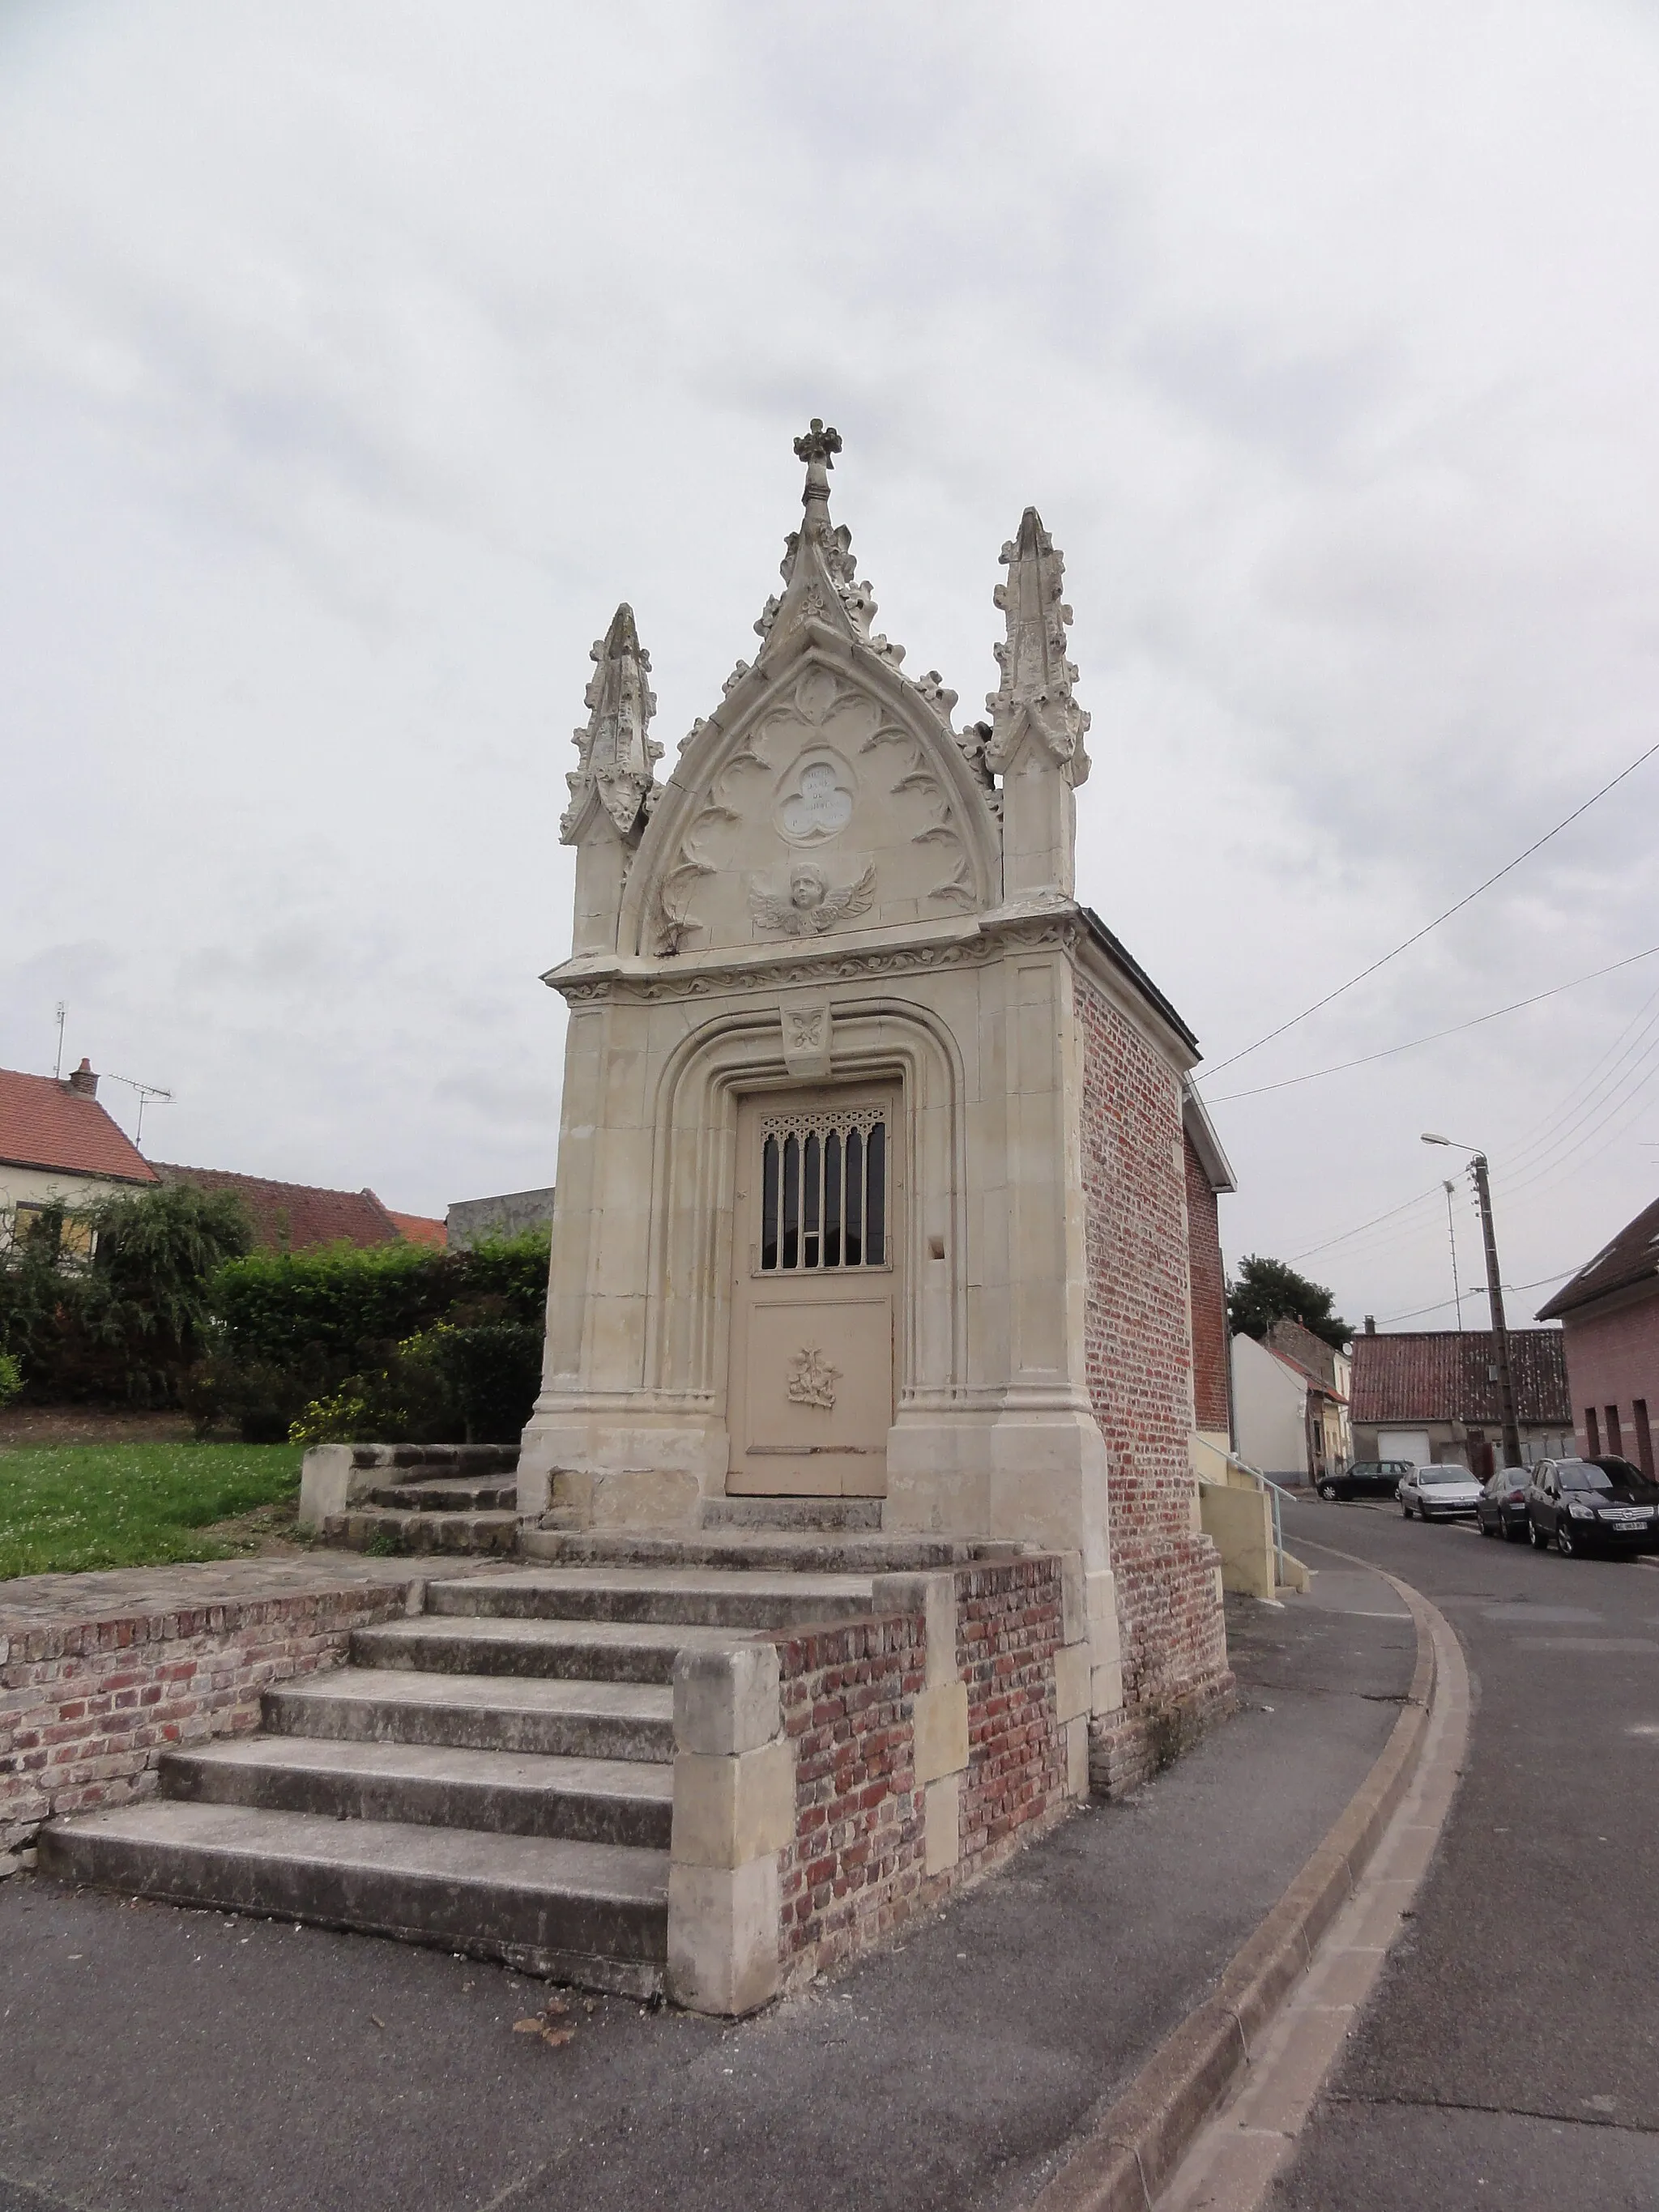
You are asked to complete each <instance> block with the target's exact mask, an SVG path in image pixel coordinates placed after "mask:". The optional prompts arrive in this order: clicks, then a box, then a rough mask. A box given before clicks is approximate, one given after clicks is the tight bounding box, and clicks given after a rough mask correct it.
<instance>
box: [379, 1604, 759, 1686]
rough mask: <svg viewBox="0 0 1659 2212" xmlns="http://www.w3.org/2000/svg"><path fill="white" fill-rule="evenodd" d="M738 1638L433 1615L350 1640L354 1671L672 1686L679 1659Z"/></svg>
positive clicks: (718, 1631) (652, 1625)
mask: <svg viewBox="0 0 1659 2212" xmlns="http://www.w3.org/2000/svg"><path fill="white" fill-rule="evenodd" d="M733 1633H734V1632H733V1631H732V1630H731V1629H729V1628H703V1627H696V1626H683V1625H675V1624H671V1623H669V1624H659V1623H657V1622H654V1621H617V1620H534V1619H532V1620H524V1619H515V1618H514V1617H513V1615H512V1614H510V1613H509V1614H503V1615H499V1616H496V1617H493V1618H492V1617H490V1616H488V1615H483V1616H477V1615H475V1616H472V1617H470V1618H469V1617H467V1616H465V1615H454V1616H451V1617H449V1618H447V1619H445V1618H443V1617H441V1616H440V1617H438V1618H432V1617H430V1616H428V1617H427V1618H424V1619H418V1618H417V1619H416V1620H394V1621H388V1622H386V1623H385V1624H384V1625H383V1626H380V1627H377V1628H360V1629H359V1630H358V1631H357V1632H356V1634H355V1635H354V1636H353V1638H352V1639H351V1661H352V1664H353V1665H354V1666H356V1667H415V1668H420V1669H421V1670H422V1672H424V1673H428V1674H512V1675H540V1676H556V1677H559V1678H561V1679H562V1680H567V1681H587V1682H671V1681H672V1680H673V1678H674V1655H675V1654H676V1652H678V1651H683V1650H688V1649H694V1648H696V1647H697V1646H700V1645H709V1646H720V1645H724V1644H730V1642H731V1641H732V1635H733Z"/></svg>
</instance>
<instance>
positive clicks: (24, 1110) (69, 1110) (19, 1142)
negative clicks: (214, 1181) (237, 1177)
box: [0, 1060, 157, 1249]
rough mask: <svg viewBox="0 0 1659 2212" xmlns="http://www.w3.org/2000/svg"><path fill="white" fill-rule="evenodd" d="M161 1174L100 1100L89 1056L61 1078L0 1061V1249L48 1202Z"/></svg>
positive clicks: (64, 1202) (90, 1197) (88, 1200)
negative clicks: (11, 1065) (1, 1063)
mask: <svg viewBox="0 0 1659 2212" xmlns="http://www.w3.org/2000/svg"><path fill="white" fill-rule="evenodd" d="M156 1180H157V1177H156V1173H155V1169H154V1168H153V1167H151V1165H150V1164H149V1161H148V1160H146V1159H145V1158H143V1154H142V1153H141V1152H139V1150H138V1148H137V1146H136V1145H135V1144H134V1143H133V1142H132V1140H131V1138H130V1137H129V1136H128V1135H127V1134H126V1133H125V1130H124V1129H122V1127H120V1125H119V1123H118V1122H117V1121H114V1120H113V1119H112V1117H111V1115H109V1113H108V1112H107V1111H106V1109H105V1108H103V1107H102V1106H100V1104H99V1103H98V1078H97V1077H96V1076H95V1075H94V1073H93V1072H92V1066H91V1063H90V1062H89V1061H88V1060H82V1062H81V1065H80V1066H79V1067H77V1068H76V1070H75V1073H73V1074H72V1075H70V1076H67V1077H64V1078H61V1079H60V1078H59V1077H58V1076H55V1075H27V1074H25V1073H22V1072H21V1070H19V1069H16V1068H10V1067H0V1249H4V1248H5V1247H7V1246H9V1245H10V1244H12V1243H20V1242H21V1240H22V1238H23V1237H25V1236H26V1235H27V1230H28V1226H29V1224H30V1223H31V1222H32V1221H34V1220H37V1219H39V1218H40V1216H41V1214H42V1213H43V1212H46V1210H47V1209H48V1208H49V1207H52V1206H66V1207H68V1208H70V1210H71V1211H73V1210H74V1209H75V1208H76V1207H78V1206H88V1205H90V1204H92V1203H93V1202H94V1200H98V1199H101V1198H107V1197H109V1196H110V1195H111V1194H112V1193H114V1192H117V1191H127V1190H143V1189H145V1188H149V1186H151V1185H153V1184H154V1183H155V1182H156Z"/></svg>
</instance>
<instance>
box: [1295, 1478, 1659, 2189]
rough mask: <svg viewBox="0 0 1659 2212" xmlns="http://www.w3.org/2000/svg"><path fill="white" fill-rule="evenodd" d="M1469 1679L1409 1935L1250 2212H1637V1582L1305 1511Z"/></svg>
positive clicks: (1489, 1545) (1640, 1590) (1654, 1667)
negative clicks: (1413, 1600)
mask: <svg viewBox="0 0 1659 2212" xmlns="http://www.w3.org/2000/svg"><path fill="white" fill-rule="evenodd" d="M1285 1541H1286V1543H1287V1544H1289V1545H1290V1546H1291V1548H1292V1549H1293V1550H1295V1551H1297V1552H1298V1553H1301V1555H1302V1556H1304V1558H1306V1559H1307V1560H1308V1562H1309V1564H1310V1565H1314V1566H1319V1567H1332V1566H1334V1565H1337V1564H1338V1563H1337V1562H1336V1561H1334V1560H1333V1559H1330V1558H1329V1557H1328V1555H1327V1554H1326V1553H1323V1552H1322V1551H1320V1550H1316V1549H1315V1548H1313V1546H1314V1543H1315V1541H1319V1542H1322V1543H1323V1544H1327V1545H1330V1546H1334V1547H1338V1548H1340V1550H1342V1551H1345V1552H1347V1553H1352V1554H1355V1555H1358V1557H1360V1558H1363V1559H1366V1560H1369V1561H1370V1562H1372V1563H1373V1564H1375V1565H1378V1566H1380V1567H1383V1568H1385V1569H1387V1570H1388V1571H1390V1572H1392V1573H1395V1574H1397V1575H1399V1576H1400V1577H1401V1578H1402V1580H1404V1581H1407V1582H1409V1583H1413V1585H1414V1586H1415V1587H1416V1588H1417V1589H1419V1590H1421V1591H1423V1592H1424V1594H1425V1595H1426V1596H1428V1597H1429V1598H1431V1599H1432V1600H1433V1601H1434V1603H1435V1604H1436V1605H1437V1606H1438V1607H1440V1608H1441V1610H1442V1611H1443V1613H1445V1615H1446V1617H1447V1618H1448V1620H1450V1621H1451V1623H1452V1625H1453V1626H1454V1627H1455V1629H1456V1631H1457V1633H1458V1635H1459V1637H1460V1638H1461V1639H1462V1644H1463V1648H1464V1650H1465V1652H1466V1654H1467V1656H1468V1662H1469V1668H1470V1673H1471V1677H1472V1687H1473V1690H1474V1722H1473V1729H1472V1735H1471V1742H1470V1750H1469V1756H1468V1764H1467V1765H1466V1768H1465V1771H1464V1776H1463V1780H1462V1787H1461V1789H1460V1791H1459V1794H1458V1796H1457V1798H1456V1801H1455V1803H1454V1805H1453V1807H1452V1811H1451V1814H1450V1818H1449V1823H1448V1826H1447V1830H1446V1832H1445V1834H1444V1836H1443V1838H1442V1842H1441V1845H1440V1850H1439V1852H1438V1855H1437V1858H1436V1860H1435V1863H1434V1864H1433V1865H1432V1866H1431V1869H1430V1871H1429V1875H1428V1877H1427V1879H1426V1881H1425V1885H1424V1887H1423V1890H1422V1892H1421V1893H1420V1895H1419V1902H1418V1910H1417V1912H1416V1914H1415V1916H1414V1917H1413V1922H1412V1923H1411V1926H1410V1928H1409V1929H1408V1932H1407V1935H1406V1936H1405V1937H1404V1939H1403V1940H1402V1941H1401V1943H1400V1944H1399V1946H1398V1947H1397V1948H1396V1949H1395V1953H1394V1954H1393V1955H1392V1957H1391V1958H1390V1959H1389V1962H1388V1964H1387V1966H1385V1968H1384V1972H1383V1978H1382V1980H1381V1982H1380V1984H1379V1986H1378V1988H1377V1990H1376V1993H1375V1995H1374V1996H1373V1998H1372V2000H1371V2002H1370V2006H1369V2007H1368V2008H1367V2010H1366V2012H1365V2013H1364V2015H1363V2017H1362V2020H1361V2022H1360V2025H1359V2027H1358V2029H1357V2030H1356V2032H1355V2033H1354V2036H1353V2038H1352V2042H1351V2043H1350V2045H1349V2047H1348V2050H1347V2052H1346V2054H1345V2057H1344V2058H1343V2060H1342V2061H1341V2063H1340V2065H1339V2067H1338V2069H1337V2070H1336V2072H1335V2074H1334V2076H1333V2078H1332V2080H1331V2081H1330V2082H1329V2084H1328V2088H1327V2093H1326V2094H1325V2096H1324V2097H1323V2098H1322V2100H1321V2102H1320V2104H1319V2105H1318V2106H1317V2107H1316V2112H1315V2114H1314V2117H1313V2118H1312V2120H1311V2122H1310V2126H1309V2128H1308V2130H1307V2131H1306V2133H1305V2134H1304V2137H1303V2139H1302V2142H1301V2144H1300V2146H1299V2147H1298V2149H1297V2153H1296V2154H1295V2156H1294V2158H1293V2160H1292V2161H1291V2164H1290V2166H1288V2167H1287V2169H1286V2170H1285V2172H1284V2173H1283V2174H1282V2175H1281V2177H1280V2179H1279V2182H1278V2184H1277V2185H1276V2188H1275V2191H1274V2194H1273V2197H1271V2198H1270V2200H1269V2202H1270V2204H1271V2205H1272V2207H1273V2212H1337V2208H1340V2212H1385V2208H1386V2212H1441V2208H1446V2212H1450V2208H1452V2207H1456V2208H1457V2209H1458V2212H1468V2208H1469V2207H1471V2206H1479V2205H1489V2206H1492V2207H1493V2208H1494V2212H1497V2209H1498V2208H1502V2212H1534V2208H1536V2212H1560V2208H1562V2207H1563V2206H1571V2207H1573V2208H1575V2209H1576V2208H1579V2207H1583V2208H1585V2209H1586V2212H1626V2208H1628V2212H1655V2208H1656V2207H1659V1932H1656V1923H1659V1566H1656V1565H1648V1564H1646V1563H1645V1562H1643V1563H1638V1562H1635V1561H1632V1560H1627V1559H1626V1560H1613V1559H1571V1560H1568V1559H1561V1558H1559V1557H1558V1556H1557V1554H1556V1553H1554V1552H1553V1551H1551V1552H1548V1553H1535V1552H1534V1551H1532V1550H1531V1548H1530V1547H1528V1546H1525V1545H1519V1544H1506V1543H1503V1542H1500V1541H1498V1540H1496V1539H1492V1538H1481V1537H1480V1536H1478V1535H1476V1534H1474V1533H1473V1531H1472V1530H1470V1529H1468V1528H1465V1527H1463V1526H1462V1525H1461V1524H1457V1523H1442V1524H1439V1525H1437V1526H1433V1527H1430V1528H1425V1527H1424V1526H1423V1525H1422V1524H1421V1523H1420V1522H1416V1521H1413V1522H1406V1521H1404V1520H1402V1519H1401V1516H1400V1515H1399V1513H1398V1511H1397V1510H1395V1509H1394V1508H1384V1507H1383V1506H1380V1505H1370V1504H1351V1505H1346V1506H1340V1505H1322V1504H1318V1503H1316V1502H1315V1503H1311V1504H1308V1505H1307V1506H1306V1507H1304V1508H1300V1509H1298V1510H1296V1511H1295V1512H1294V1513H1293V1514H1291V1516H1290V1518H1289V1521H1288V1522H1287V1525H1286V1528H1285Z"/></svg>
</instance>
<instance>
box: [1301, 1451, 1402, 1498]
mask: <svg viewBox="0 0 1659 2212" xmlns="http://www.w3.org/2000/svg"><path fill="white" fill-rule="evenodd" d="M1411 1471H1412V1463H1411V1462H1410V1461H1409V1460H1408V1459H1357V1460H1355V1461H1353V1462H1352V1463H1351V1464H1350V1465H1349V1466H1347V1467H1344V1468H1338V1469H1337V1470H1336V1472H1335V1473H1334V1474H1322V1475H1321V1476H1320V1478H1319V1480H1318V1481H1317V1483H1316V1485H1315V1488H1316V1490H1317V1491H1318V1492H1319V1494H1320V1496H1321V1497H1322V1498H1392V1497H1393V1496H1394V1495H1395V1491H1396V1489H1397V1487H1398V1486H1399V1482H1400V1478H1401V1475H1402V1474H1410V1473H1411Z"/></svg>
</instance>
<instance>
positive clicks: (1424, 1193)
mask: <svg viewBox="0 0 1659 2212" xmlns="http://www.w3.org/2000/svg"><path fill="white" fill-rule="evenodd" d="M1439 1189H1440V1186H1439V1184H1438V1183H1437V1182H1433V1183H1431V1184H1430V1185H1429V1187H1428V1188H1427V1189H1426V1190H1419V1192H1418V1194H1417V1195H1416V1197H1415V1198H1408V1199H1407V1200H1405V1202H1404V1204H1403V1205H1400V1206H1390V1207H1389V1210H1388V1212H1386V1213H1379V1214H1376V1215H1375V1216H1373V1218H1371V1219H1370V1221H1362V1222H1361V1223H1360V1225H1359V1226H1358V1229H1346V1230H1344V1231H1343V1232H1342V1234H1341V1236H1340V1237H1327V1238H1326V1239H1325V1242H1324V1243H1322V1244H1310V1245H1309V1246H1308V1248H1307V1249H1306V1250H1305V1251H1303V1252H1292V1253H1291V1260H1311V1259H1312V1258H1313V1256H1314V1254H1315V1253H1316V1252H1328V1251H1329V1250H1330V1249H1331V1247H1332V1245H1333V1244H1346V1243H1348V1242H1349V1241H1350V1239H1351V1238H1352V1237H1363V1236H1364V1232H1365V1231H1366V1230H1368V1229H1375V1228H1376V1226H1377V1225H1378V1224H1379V1223H1380V1222H1383V1221H1392V1220H1393V1218H1394V1217H1395V1214H1396V1213H1405V1212H1409V1210H1410V1209H1411V1208H1412V1207H1413V1206H1421V1205H1422V1203H1423V1201H1424V1200H1425V1198H1434V1197H1436V1196H1437V1195H1438V1193H1439ZM1286 1264H1287V1265H1288V1262H1287V1263H1286Z"/></svg>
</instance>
